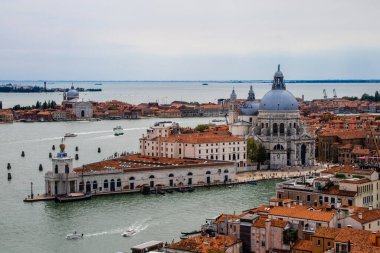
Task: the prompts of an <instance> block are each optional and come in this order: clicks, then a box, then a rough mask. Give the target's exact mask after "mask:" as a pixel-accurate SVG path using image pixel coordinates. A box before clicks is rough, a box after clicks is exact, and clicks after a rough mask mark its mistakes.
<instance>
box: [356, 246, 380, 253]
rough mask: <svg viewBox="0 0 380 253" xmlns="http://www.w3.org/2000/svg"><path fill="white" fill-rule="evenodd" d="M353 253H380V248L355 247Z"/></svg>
mask: <svg viewBox="0 0 380 253" xmlns="http://www.w3.org/2000/svg"><path fill="white" fill-rule="evenodd" d="M351 253H380V248H379V247H376V246H372V245H360V244H357V245H353V246H352V247H351Z"/></svg>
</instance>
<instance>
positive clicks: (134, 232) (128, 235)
mask: <svg viewBox="0 0 380 253" xmlns="http://www.w3.org/2000/svg"><path fill="white" fill-rule="evenodd" d="M135 234H136V231H135V230H134V229H128V230H127V231H125V232H124V233H122V234H121V235H122V236H123V237H130V236H133V235H135Z"/></svg>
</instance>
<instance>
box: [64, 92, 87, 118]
mask: <svg viewBox="0 0 380 253" xmlns="http://www.w3.org/2000/svg"><path fill="white" fill-rule="evenodd" d="M62 107H63V109H64V110H66V111H68V112H70V113H71V115H72V116H74V117H75V118H76V119H89V118H92V116H93V106H92V103H91V102H90V101H83V100H79V92H78V91H77V90H76V89H75V88H74V86H71V89H70V90H68V91H67V92H64V93H63V101H62Z"/></svg>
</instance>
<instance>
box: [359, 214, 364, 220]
mask: <svg viewBox="0 0 380 253" xmlns="http://www.w3.org/2000/svg"><path fill="white" fill-rule="evenodd" d="M358 217H359V219H361V220H362V219H363V213H362V212H359V213H358Z"/></svg>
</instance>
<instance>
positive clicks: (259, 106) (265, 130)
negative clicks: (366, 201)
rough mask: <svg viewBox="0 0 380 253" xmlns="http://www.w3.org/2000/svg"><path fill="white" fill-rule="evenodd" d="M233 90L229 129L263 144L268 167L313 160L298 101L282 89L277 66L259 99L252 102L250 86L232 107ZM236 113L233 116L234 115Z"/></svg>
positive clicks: (312, 139)
mask: <svg viewBox="0 0 380 253" xmlns="http://www.w3.org/2000/svg"><path fill="white" fill-rule="evenodd" d="M235 101H236V93H235V91H233V92H232V94H231V98H230V103H231V104H235V105H234V106H231V107H230V111H229V113H230V114H231V115H234V117H229V124H230V130H231V132H232V133H233V134H235V135H240V136H241V135H245V136H246V137H253V138H254V139H255V140H256V141H257V142H259V143H261V144H262V145H264V147H265V149H266V150H267V152H268V154H269V165H270V168H271V169H281V168H283V167H286V166H312V165H314V163H315V137H314V136H313V135H312V134H311V133H309V132H308V131H307V127H306V126H305V125H304V124H303V122H302V121H301V116H300V112H299V110H298V102H297V100H296V98H295V97H294V95H293V94H292V93H290V92H289V91H287V90H286V86H285V82H284V76H283V74H282V72H281V71H280V66H278V70H277V72H276V73H275V75H274V80H273V84H272V89H271V90H270V91H269V92H267V93H266V94H265V95H264V97H263V98H262V99H261V101H256V100H255V96H254V93H253V90H252V86H251V89H250V91H249V95H248V99H247V100H246V102H245V103H244V104H243V105H242V107H241V108H240V110H239V111H238V110H235V111H234V113H233V112H232V109H233V108H235V109H236V108H237V106H236V102H235ZM236 114H237V115H236Z"/></svg>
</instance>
